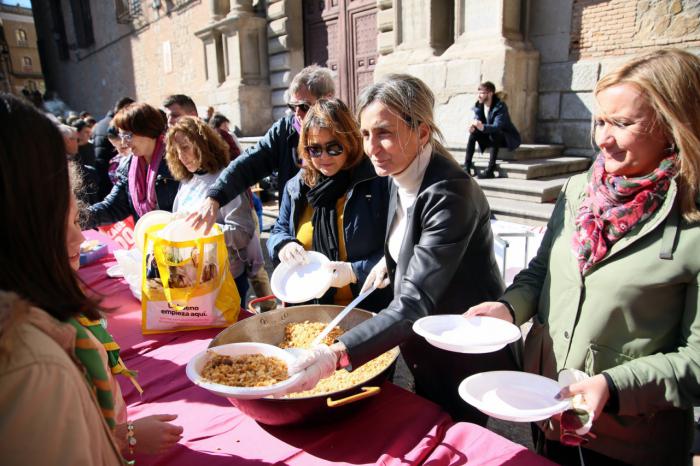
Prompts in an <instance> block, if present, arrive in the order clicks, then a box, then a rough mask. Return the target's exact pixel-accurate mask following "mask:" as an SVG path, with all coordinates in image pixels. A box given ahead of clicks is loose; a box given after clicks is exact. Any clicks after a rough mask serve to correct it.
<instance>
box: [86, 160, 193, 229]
mask: <svg viewBox="0 0 700 466" xmlns="http://www.w3.org/2000/svg"><path fill="white" fill-rule="evenodd" d="M134 157H136V156H135V155H132V156H131V158H130V159H129V161H128V162H127V163H124V164H121V165H120V167H119V172H118V174H117V177H118V181H117V183H116V184H115V185H114V187H113V188H112V191H111V192H110V193H109V194H108V195H107V197H106V198H104V200H103V201H102V202H98V203H97V204H93V205H91V206H90V207H88V219H87V225H86V227H87V228H94V227H98V226H101V225H109V224H111V223H114V222H118V221H120V220H124V219H125V218H127V217H128V216H129V215H132V216H133V217H134V222H136V221H137V220H138V219H139V216H138V214H137V213H136V211H135V210H134V205H133V204H132V202H131V196H130V195H129V167H130V166H131V162H132V161H133V159H134ZM179 186H180V183H178V182H177V181H175V179H174V178H173V176H172V175H171V174H170V170H168V164H167V162H166V161H165V157H163V158H162V160H161V162H160V165H159V166H158V174H157V175H156V200H157V203H158V206H157V209H158V210H167V211H168V212H171V211H172V210H173V202H174V201H175V195H176V194H177V189H178V187H179Z"/></svg>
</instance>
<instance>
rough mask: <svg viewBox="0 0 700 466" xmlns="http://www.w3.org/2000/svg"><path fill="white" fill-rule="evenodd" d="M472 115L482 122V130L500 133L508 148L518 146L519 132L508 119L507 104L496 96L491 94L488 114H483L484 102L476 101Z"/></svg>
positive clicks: (487, 132)
mask: <svg viewBox="0 0 700 466" xmlns="http://www.w3.org/2000/svg"><path fill="white" fill-rule="evenodd" d="M473 110H474V117H475V118H476V119H477V120H479V121H481V122H482V123H484V129H483V132H484V133H486V134H492V133H499V132H500V133H501V134H503V137H504V138H505V140H506V146H507V147H508V149H509V150H515V149H517V148H518V147H519V146H520V143H521V140H520V133H519V132H518V130H517V128H516V127H515V125H514V124H513V122H512V121H510V114H508V106H507V105H506V104H505V102H503V101H502V100H501V99H499V98H498V97H496V96H493V100H492V101H491V111H489V114H488V115H484V104H480V103H479V102H478V101H477V102H476V105H475V106H474V109H473Z"/></svg>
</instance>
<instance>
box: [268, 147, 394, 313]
mask: <svg viewBox="0 0 700 466" xmlns="http://www.w3.org/2000/svg"><path fill="white" fill-rule="evenodd" d="M389 183H390V180H389V178H382V177H379V176H377V174H376V173H375V171H374V167H373V166H372V162H370V161H369V159H368V158H366V157H363V159H362V162H360V164H359V165H358V166H356V167H355V168H354V169H353V173H352V179H351V182H350V189H349V190H348V194H347V199H346V201H345V208H344V211H343V235H344V238H345V250H346V251H347V255H348V258H347V260H348V262H350V263H351V264H352V269H353V272H355V276H356V277H357V283H355V284H352V285H350V288H351V289H352V292H353V295H355V296H357V295H358V294H359V292H360V289H361V288H362V284H363V283H364V281H365V279H366V278H367V275H369V272H370V270H372V267H374V265H375V264H376V263H377V261H379V259H380V258H381V257H382V255H383V254H384V237H385V235H386V218H387V212H388V208H389ZM302 184H303V180H302V178H301V173H298V174H297V175H296V176H295V177H294V178H292V179H291V180H289V181H288V182H287V184H286V185H285V189H284V193H283V194H282V203H281V205H280V210H279V215H278V217H277V221H276V222H275V225H274V227H272V231H271V233H270V238H269V239H268V240H267V248H268V251H269V253H270V257H271V258H272V259H273V261H274V262H275V264H277V263H279V259H278V257H277V256H278V253H279V251H280V249H282V247H283V246H284V245H285V244H287V243H289V242H290V241H296V227H297V223H298V221H299V218H300V216H301V215H302V214H303V212H304V209H305V208H306V205H307V201H306V197H305V196H302V194H301V188H302ZM389 288H390V287H387V288H385V289H383V290H377V291H375V292H374V293H372V294H371V295H370V296H369V297H368V298H367V300H366V301H364V302H363V303H362V306H361V307H362V308H363V309H368V310H373V309H381V308H383V306H385V305H386V304H388V303H389V301H390V300H391V295H392V293H391V291H390V289H389Z"/></svg>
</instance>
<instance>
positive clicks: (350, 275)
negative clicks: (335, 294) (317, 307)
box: [323, 262, 357, 288]
mask: <svg viewBox="0 0 700 466" xmlns="http://www.w3.org/2000/svg"><path fill="white" fill-rule="evenodd" d="M323 267H324V268H325V269H326V270H330V271H331V272H332V273H333V278H332V279H331V286H332V287H333V288H342V287H344V286H346V285H349V284H350V283H357V277H356V276H355V272H353V270H352V264H350V262H328V263H326V264H323Z"/></svg>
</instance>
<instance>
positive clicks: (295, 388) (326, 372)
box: [287, 345, 338, 393]
mask: <svg viewBox="0 0 700 466" xmlns="http://www.w3.org/2000/svg"><path fill="white" fill-rule="evenodd" d="M337 364H338V355H337V354H336V353H335V352H334V351H333V350H332V349H331V348H330V347H329V346H328V345H318V346H315V347H314V348H312V349H310V350H308V351H305V352H304V353H303V354H302V355H300V356H299V357H298V358H297V359H296V360H295V361H294V362H293V363H292V364H290V365H289V373H290V374H296V373H297V372H302V376H301V378H300V379H299V381H298V382H297V383H295V384H294V385H292V386H291V387H290V388H289V389H287V393H294V392H303V391H305V390H311V389H312V388H314V387H315V386H316V384H317V383H318V381H319V380H321V379H325V378H326V377H330V376H331V375H333V373H334V372H335V368H336V365H337Z"/></svg>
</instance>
